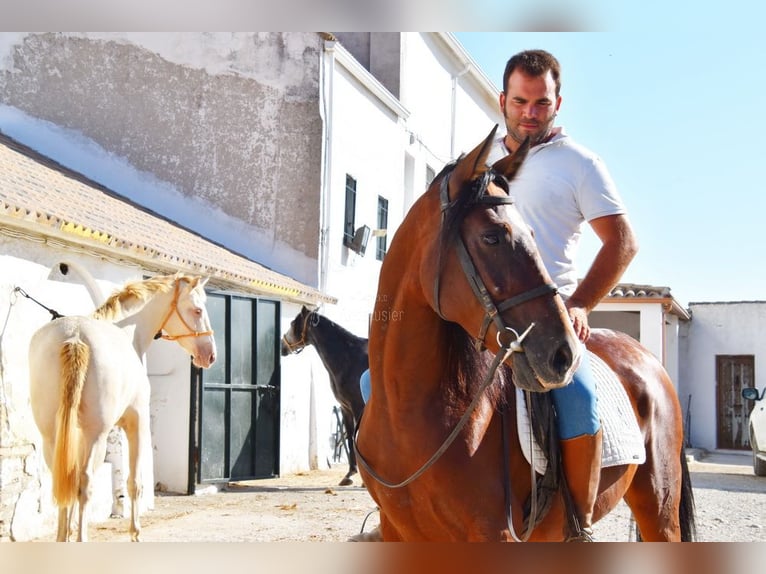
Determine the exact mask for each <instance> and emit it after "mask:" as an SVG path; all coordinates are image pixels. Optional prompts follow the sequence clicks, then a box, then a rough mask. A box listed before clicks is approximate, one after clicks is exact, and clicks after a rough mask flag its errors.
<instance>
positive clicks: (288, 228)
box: [0, 32, 322, 286]
mask: <svg viewBox="0 0 766 574" xmlns="http://www.w3.org/2000/svg"><path fill="white" fill-rule="evenodd" d="M0 36H2V38H0V51H2V52H3V53H0V102H1V103H4V104H7V105H10V106H13V107H16V108H18V109H20V110H23V111H24V112H26V113H27V114H29V115H31V116H34V117H37V118H41V119H44V120H48V121H50V122H53V123H55V124H56V125H58V126H63V127H66V128H70V129H74V130H77V131H79V132H81V133H82V134H83V135H84V136H86V137H88V138H90V139H92V140H93V141H94V142H96V143H98V144H99V145H100V146H102V147H103V148H104V149H105V150H107V151H108V152H111V153H113V154H115V155H117V156H120V157H123V158H125V159H126V160H127V161H128V162H130V163H131V164H132V165H133V166H135V167H136V168H137V169H139V170H142V171H146V172H148V173H151V174H153V176H155V177H157V178H159V179H160V180H162V181H165V182H168V183H169V184H171V185H173V186H175V187H176V188H177V189H179V190H180V191H181V193H182V194H183V195H184V196H187V197H190V198H191V197H194V198H198V199H201V200H203V202H206V204H208V205H210V206H211V208H215V209H218V210H220V211H222V212H223V213H224V214H225V215H227V216H229V217H231V218H232V219H233V220H239V221H242V222H244V223H245V224H246V225H247V226H249V227H251V228H252V229H253V230H254V231H258V233H257V234H256V233H253V241H256V238H257V240H258V242H259V243H260V244H259V245H258V246H257V248H256V253H258V254H259V257H258V259H259V261H260V262H262V263H264V264H266V265H273V266H274V268H276V269H278V270H279V271H281V272H284V273H286V274H288V275H291V276H293V277H295V278H297V279H299V280H301V281H303V282H306V283H308V284H309V285H312V286H316V285H317V252H318V237H319V211H318V209H316V208H315V207H316V206H317V205H318V204H319V195H320V180H321V153H322V121H321V118H320V114H319V107H318V101H319V60H320V41H321V40H320V38H319V36H318V35H317V34H314V33H276V32H275V33H154V34H153V33H101V34H96V33H88V34H68V33H45V34H26V35H18V34H11V33H7V34H3V35H0ZM164 215H166V216H169V217H170V216H172V213H165V214H164ZM205 216H206V214H205V213H200V218H204V217H205ZM192 225H194V223H193V222H192ZM212 239H213V240H215V239H216V238H214V237H213V238H212ZM296 251H297V252H298V253H300V254H303V255H304V256H305V258H304V259H303V260H301V258H298V257H295V252H296ZM280 255H281V256H280ZM288 256H289V257H288Z"/></svg>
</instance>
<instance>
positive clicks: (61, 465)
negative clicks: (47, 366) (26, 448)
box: [52, 339, 90, 506]
mask: <svg viewBox="0 0 766 574" xmlns="http://www.w3.org/2000/svg"><path fill="white" fill-rule="evenodd" d="M59 360H60V361H61V374H62V379H63V380H62V383H63V384H62V386H61V400H60V403H59V409H58V413H57V414H56V447H55V451H54V457H53V469H52V470H53V472H52V474H53V498H54V499H55V500H56V503H57V504H58V505H59V506H71V505H72V504H74V502H75V501H76V500H77V493H78V490H79V484H80V467H81V465H82V454H81V453H80V443H81V440H80V436H79V432H78V430H79V426H80V422H79V416H78V413H79V410H80V398H81V397H82V388H83V385H84V384H85V376H86V374H87V370H88V363H89V362H90V349H89V348H88V346H87V345H86V344H85V343H83V342H82V341H80V340H79V339H70V340H68V341H65V342H64V344H63V345H62V347H61V351H60V352H59Z"/></svg>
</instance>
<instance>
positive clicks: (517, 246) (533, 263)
mask: <svg viewBox="0 0 766 574" xmlns="http://www.w3.org/2000/svg"><path fill="white" fill-rule="evenodd" d="M496 130H497V126H495V129H494V130H492V132H491V133H490V135H489V136H488V137H487V139H486V140H485V141H484V142H483V143H482V144H480V145H479V146H477V147H476V149H474V150H473V151H472V152H471V153H469V154H467V155H465V156H463V157H461V158H460V159H459V160H458V161H457V162H456V163H455V164H452V165H450V166H447V167H446V168H445V169H444V170H443V171H442V173H441V174H440V175H439V176H438V177H437V178H435V179H434V182H433V183H432V185H431V188H430V189H429V191H428V193H429V194H438V195H439V197H440V204H441V210H442V224H441V232H440V234H439V236H438V238H437V239H436V242H438V243H437V245H435V246H434V251H435V255H436V256H435V257H434V260H435V263H434V264H431V265H427V266H426V268H427V269H430V273H431V274H432V275H431V277H424V279H425V280H426V282H430V284H431V285H433V288H432V289H429V287H428V284H427V283H426V284H424V288H425V289H426V290H427V291H429V290H430V291H432V293H433V294H432V301H431V306H432V307H433V309H434V310H435V311H436V312H437V313H438V314H439V315H440V316H441V317H442V318H443V319H445V320H447V321H452V322H454V323H458V324H459V325H460V326H461V327H462V328H463V329H464V330H465V331H466V332H467V333H469V334H470V335H472V336H474V337H475V338H476V339H477V342H478V343H479V344H480V345H482V346H483V347H486V348H487V349H488V350H489V351H491V352H493V353H497V352H502V351H503V349H509V348H511V346H513V349H514V352H512V353H510V357H509V358H508V359H507V362H509V363H510V364H511V365H512V367H513V372H514V376H513V379H514V383H515V384H516V385H517V386H519V387H521V388H523V389H526V390H531V391H547V390H550V389H553V388H557V387H561V386H564V385H565V384H567V383H568V382H569V380H570V379H571V376H572V373H573V372H574V369H575V368H576V366H577V363H578V362H579V344H578V341H577V337H576V335H575V333H574V330H573V329H572V326H571V323H570V321H569V317H568V314H567V312H566V309H565V307H564V303H563V301H562V299H561V297H559V296H558V295H557V293H556V288H555V286H554V285H553V284H552V282H551V278H550V276H549V274H548V272H547V271H546V270H545V267H544V266H543V263H542V260H541V259H540V256H539V254H538V251H537V246H536V245H535V242H534V239H533V237H532V233H531V230H530V229H529V227H528V225H527V224H526V223H525V222H524V220H523V219H522V217H521V215H520V214H519V212H518V210H517V209H516V207H515V206H514V205H513V201H512V199H511V197H512V195H513V186H512V183H511V181H512V179H513V177H514V176H515V174H516V172H517V171H518V169H519V167H520V166H521V164H522V162H523V160H524V157H525V156H526V153H527V150H528V145H526V144H525V145H523V146H522V147H521V148H520V149H519V151H517V152H516V153H515V154H513V155H511V156H508V157H506V158H504V159H503V160H500V161H499V162H497V163H496V164H495V165H494V166H492V167H489V166H487V165H486V159H487V156H488V154H489V150H490V147H491V145H492V141H493V138H494V134H495V131H496ZM509 191H510V194H509ZM426 275H428V273H427V274H426Z"/></svg>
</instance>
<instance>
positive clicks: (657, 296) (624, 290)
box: [601, 283, 691, 320]
mask: <svg viewBox="0 0 766 574" xmlns="http://www.w3.org/2000/svg"><path fill="white" fill-rule="evenodd" d="M627 301H631V302H633V301H637V302H641V303H657V304H661V305H663V306H664V310H665V312H667V313H671V314H673V315H677V316H678V317H679V318H680V319H687V320H688V319H691V314H690V313H689V311H688V310H687V309H684V308H683V307H682V306H681V305H680V304H679V303H678V301H676V300H675V298H674V297H673V295H672V294H671V293H670V287H660V286H656V285H641V284H637V283H618V284H617V285H616V286H615V287H614V288H613V289H612V290H611V291H610V292H609V294H608V295H607V296H606V297H604V298H603V299H602V300H601V302H602V303H625V302H627Z"/></svg>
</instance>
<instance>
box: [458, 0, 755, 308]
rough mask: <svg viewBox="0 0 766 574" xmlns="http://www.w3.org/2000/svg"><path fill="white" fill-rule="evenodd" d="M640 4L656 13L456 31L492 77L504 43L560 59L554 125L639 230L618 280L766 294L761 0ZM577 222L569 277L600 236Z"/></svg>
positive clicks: (507, 49) (697, 293)
mask: <svg viewBox="0 0 766 574" xmlns="http://www.w3.org/2000/svg"><path fill="white" fill-rule="evenodd" d="M647 4H649V6H647V11H648V12H651V13H652V14H653V15H654V17H655V20H656V21H655V22H654V24H655V25H654V26H653V25H652V22H650V21H649V20H650V19H649V18H648V17H647V18H638V19H637V20H636V21H635V22H634V23H631V22H624V23H623V24H622V28H623V29H621V30H620V31H615V32H576V33H572V32H549V33H525V32H503V33H489V32H470V33H455V37H456V38H457V39H458V40H459V41H460V43H461V44H462V45H463V46H464V48H465V49H466V50H467V51H468V53H469V54H470V55H471V57H472V58H473V59H474V60H475V61H476V63H477V64H478V65H479V67H480V68H481V69H482V71H483V72H484V73H485V74H486V75H487V77H488V78H489V79H490V80H491V81H492V82H493V83H494V84H495V85H496V87H497V88H498V89H500V87H501V84H502V75H503V70H504V68H505V63H506V61H507V60H508V58H509V57H510V56H511V55H513V54H515V53H516V52H518V51H520V50H524V49H529V48H542V49H545V50H548V51H550V52H551V53H553V54H554V55H555V56H556V57H557V58H558V60H559V61H560V63H561V66H562V90H561V95H562V98H563V101H562V105H561V111H560V113H559V115H558V119H557V125H563V126H564V127H565V128H566V130H567V131H568V132H569V134H570V135H571V136H572V137H573V138H575V139H576V140H578V141H579V142H580V143H582V144H584V145H586V146H587V147H589V148H591V149H592V150H593V151H595V152H596V153H598V154H599V155H600V156H601V157H602V158H603V159H604V160H605V162H606V165H607V167H608V168H609V171H610V172H611V174H612V176H613V178H614V179H615V181H616V183H617V186H618V188H619V190H620V193H621V195H622V198H623V200H624V201H625V203H626V205H627V208H628V215H629V218H630V220H631V223H632V224H633V227H634V228H635V231H636V234H637V236H638V239H639V243H640V251H639V253H638V255H637V256H636V258H635V259H634V260H633V262H632V263H631V265H630V267H629V268H628V270H627V272H626V273H625V275H624V276H623V278H622V281H623V282H630V283H640V284H649V285H656V286H667V287H670V288H671V293H672V294H673V296H674V297H675V298H676V299H677V300H678V301H679V303H681V304H682V305H684V306H686V305H687V304H688V303H690V302H704V301H743V300H748V301H752V300H766V260H765V259H764V257H763V252H764V248H765V247H766V240H764V230H766V198H765V197H764V193H763V190H764V187H766V183H765V182H764V175H766V174H765V173H764V170H763V166H764V164H766V157H764V156H765V155H766V149H764V148H765V147H766V146H764V144H763V143H762V142H761V140H760V138H761V137H763V134H764V127H766V126H765V125H764V124H765V122H764V119H763V118H764V116H763V114H762V113H761V109H760V108H761V105H760V99H761V98H764V94H765V92H766V89H765V88H766V80H765V79H764V77H765V76H764V74H763V68H764V57H766V30H763V29H757V26H760V25H761V24H762V23H763V22H764V19H763V16H764V14H760V17H759V15H758V14H756V13H753V11H755V12H759V11H760V12H763V11H764V10H763V9H762V8H758V7H754V8H753V9H752V10H751V12H750V13H745V12H742V11H739V10H737V6H736V4H737V2H736V1H735V2H733V3H730V4H728V6H729V8H728V9H726V10H723V9H722V10H720V11H710V12H709V13H708V14H703V13H700V12H699V9H697V6H696V3H695V11H694V12H693V14H694V16H693V17H688V18H686V23H685V25H684V26H676V25H673V24H672V23H673V22H677V21H678V19H680V17H681V16H683V15H684V14H687V13H683V12H673V10H674V8H673V5H672V3H664V4H662V6H663V8H662V9H661V10H657V11H654V10H652V8H653V6H651V5H653V4H657V5H658V6H659V3H655V2H653V1H650V2H648V3H647ZM681 4H684V3H681ZM753 6H755V5H753ZM674 17H677V18H678V19H674ZM735 20H736V21H735ZM657 22H659V23H660V24H659V25H656V24H657ZM663 22H664V26H663ZM735 24H736V27H735ZM583 235H584V237H583V241H582V244H581V250H580V255H579V256H578V259H577V264H578V268H579V269H580V270H581V271H580V275H581V276H582V274H583V272H584V271H583V270H584V269H585V268H586V267H587V266H588V265H589V264H590V261H591V260H592V258H593V255H594V254H595V252H596V249H597V247H598V240H597V239H596V238H595V235H593V233H592V232H591V231H590V229H589V228H588V229H587V233H584V234H583Z"/></svg>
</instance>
